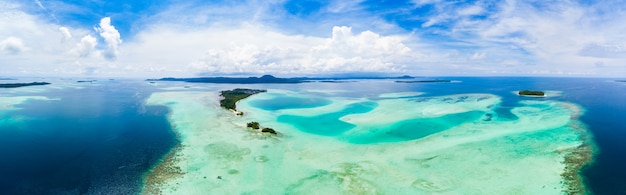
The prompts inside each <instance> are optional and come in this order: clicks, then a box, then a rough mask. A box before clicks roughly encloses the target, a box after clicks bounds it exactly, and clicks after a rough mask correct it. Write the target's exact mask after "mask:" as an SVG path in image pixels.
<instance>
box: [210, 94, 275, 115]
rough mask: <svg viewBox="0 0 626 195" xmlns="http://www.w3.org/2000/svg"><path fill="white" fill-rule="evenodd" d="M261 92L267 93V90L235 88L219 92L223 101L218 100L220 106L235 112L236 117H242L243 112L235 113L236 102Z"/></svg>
mask: <svg viewBox="0 0 626 195" xmlns="http://www.w3.org/2000/svg"><path fill="white" fill-rule="evenodd" d="M263 92H267V90H263V89H242V88H237V89H233V90H226V91H220V96H222V97H224V99H222V100H220V106H221V107H222V108H226V109H229V110H232V111H233V112H236V114H237V115H243V112H237V106H236V105H235V104H236V103H237V101H239V100H242V99H244V98H247V97H250V96H251V95H254V94H257V93H263Z"/></svg>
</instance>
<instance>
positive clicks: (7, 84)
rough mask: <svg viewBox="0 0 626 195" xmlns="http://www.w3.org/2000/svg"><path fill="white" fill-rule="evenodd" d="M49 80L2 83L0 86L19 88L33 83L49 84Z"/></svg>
mask: <svg viewBox="0 0 626 195" xmlns="http://www.w3.org/2000/svg"><path fill="white" fill-rule="evenodd" d="M49 84H50V83H47V82H32V83H0V88H17V87H26V86H33V85H49Z"/></svg>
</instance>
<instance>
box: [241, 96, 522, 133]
mask: <svg viewBox="0 0 626 195" xmlns="http://www.w3.org/2000/svg"><path fill="white" fill-rule="evenodd" d="M268 96H269V97H267V96H266V97H265V98H261V99H254V100H252V101H250V102H249V105H251V106H253V107H256V108H258V109H261V110H265V111H270V112H276V111H286V112H287V114H278V115H277V117H276V121H277V122H280V123H284V124H287V125H290V126H292V127H294V128H295V129H297V130H299V131H302V132H306V133H310V134H315V135H322V136H333V137H337V139H340V140H343V141H346V142H349V143H354V144H372V143H381V142H401V141H409V140H415V139H420V138H424V137H427V136H429V135H432V134H435V133H439V132H442V131H445V130H448V129H450V128H453V127H455V126H458V125H461V124H464V123H468V122H473V121H491V120H493V118H495V116H494V115H497V114H494V113H495V111H492V110H491V109H489V110H486V111H485V110H472V109H468V110H460V111H452V112H450V113H445V114H439V115H435V116H420V117H407V116H406V114H398V113H396V112H389V113H388V114H384V113H383V114H382V115H381V117H378V118H387V119H389V118H391V120H388V121H389V122H382V123H375V124H369V123H368V121H366V122H365V123H363V122H358V121H356V123H355V122H352V121H350V120H351V119H350V118H351V117H350V116H354V115H356V116H358V115H361V116H363V115H367V114H368V113H369V112H371V111H373V110H375V109H377V108H378V107H379V103H378V102H379V101H380V102H385V101H386V102H390V101H391V102H398V101H400V102H402V103H403V104H405V106H407V107H406V108H402V107H400V108H397V109H411V105H417V106H420V105H422V106H423V105H431V106H432V105H436V104H445V105H455V106H456V105H460V106H462V104H464V103H471V101H477V102H480V101H483V100H485V99H487V98H491V97H476V98H474V99H472V98H470V99H468V98H469V97H468V96H451V97H441V98H437V97H427V98H421V97H420V98H389V99H386V100H379V101H376V100H355V101H353V102H352V103H338V102H334V101H333V100H331V99H327V98H321V97H316V96H303V95H298V96H291V95H289V94H279V93H274V94H270V95H268ZM466 101H469V102H466ZM330 104H336V105H335V106H336V107H337V109H335V110H333V111H328V110H326V111H321V112H319V111H315V110H314V109H312V108H319V107H324V106H328V105H330ZM337 105H339V106H337ZM488 106H489V104H488V105H487V106H486V107H488ZM386 107H387V108H380V109H381V110H385V109H389V107H390V106H386ZM293 109H298V110H297V111H293ZM289 110H291V111H289ZM410 112H411V111H410ZM506 112H509V111H508V110H506ZM304 113H306V114H304ZM311 113H313V114H312V115H311ZM509 113H510V112H509ZM303 114H304V115H303ZM414 114H415V112H411V113H409V115H414ZM394 116H397V117H395V119H393V118H394ZM374 121H377V120H376V118H374V119H371V120H369V122H374Z"/></svg>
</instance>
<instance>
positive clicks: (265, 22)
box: [0, 0, 626, 77]
mask: <svg viewBox="0 0 626 195" xmlns="http://www.w3.org/2000/svg"><path fill="white" fill-rule="evenodd" d="M624 18H626V3H623V2H622V1H617V0H615V1H583V0H580V1H566V0H563V1H539V0H537V1H514V0H508V1H488V0H486V1H443V0H413V1H361V0H346V1H308V0H305V1H281V0H268V1H246V0H241V1H201V0H180V1H173V0H164V1H122V0H111V1H106V0H85V1H76V0H19V1H18V0H8V1H6V0H5V1H2V2H0V77H7V76H77V77H80V76H102V77H107V76H113V77H127V76H130V77H164V76H179V77H180V76H199V75H261V74H274V75H277V76H290V75H297V76H303V75H306V76H308V75H332V74H346V73H357V74H358V73H362V74H373V73H388V74H394V75H405V74H409V75H416V76H422V75H424V76H456V75H459V76H465V75H467V76H474V75H475V76H480V75H490V76H491V75H494V76H507V75H536V76H589V77H624V76H625V75H626V63H624V62H626V20H624Z"/></svg>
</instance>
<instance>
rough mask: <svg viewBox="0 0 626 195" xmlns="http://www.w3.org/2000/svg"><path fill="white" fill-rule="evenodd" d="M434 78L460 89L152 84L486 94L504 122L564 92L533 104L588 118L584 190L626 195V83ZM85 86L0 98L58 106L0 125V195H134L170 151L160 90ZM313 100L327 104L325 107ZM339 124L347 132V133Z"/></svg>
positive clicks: (26, 108) (29, 109)
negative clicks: (519, 109) (524, 105)
mask: <svg viewBox="0 0 626 195" xmlns="http://www.w3.org/2000/svg"><path fill="white" fill-rule="evenodd" d="M438 79H451V80H457V81H460V82H452V83H395V82H393V81H392V80H389V81H376V82H372V81H360V82H346V83H302V84H256V85H234V84H233V85H230V84H203V83H194V84H184V83H178V82H169V83H168V82H158V84H159V85H160V86H177V87H179V88H180V90H207V91H209V90H210V91H215V90H217V89H230V88H236V87H245V88H257V89H286V90H293V91H307V90H312V91H315V90H339V91H337V95H339V96H348V97H377V95H378V94H381V93H394V92H407V91H415V92H425V93H426V94H425V95H423V96H437V95H450V94H460V93H490V94H495V95H498V96H501V97H502V99H503V103H502V104H501V105H500V108H498V114H499V115H500V116H501V117H502V116H506V115H507V113H509V115H510V112H508V110H509V109H510V108H512V107H514V106H516V105H517V103H518V101H519V100H522V99H535V98H529V97H518V96H517V95H515V94H513V91H518V90H521V89H534V90H556V91H562V92H563V94H562V95H561V96H556V97H547V98H543V99H535V100H559V101H566V102H571V103H575V104H578V105H580V106H582V107H583V108H584V109H585V110H586V112H585V114H584V115H583V116H582V117H581V118H580V120H581V121H582V122H584V123H585V124H586V125H587V127H588V128H589V130H590V132H591V133H592V136H593V139H594V141H595V143H596V144H597V147H598V148H597V149H598V153H597V154H596V156H595V161H594V163H593V164H591V165H589V166H587V167H586V168H584V169H583V170H582V171H581V173H582V175H583V176H584V178H585V184H586V185H587V186H588V187H589V188H590V190H591V191H592V192H593V193H594V194H626V167H624V166H626V82H615V81H614V80H615V79H607V78H522V77H513V78H511V77H481V78H473V77H439V78H438ZM51 82H52V83H54V82H53V81H51ZM85 85H86V86H85V88H83V89H71V88H68V89H50V90H47V91H46V92H42V93H28V94H16V93H5V91H8V90H11V89H0V98H1V97H2V96H17V95H41V96H47V97H49V98H60V100H59V101H42V100H32V101H28V102H26V103H24V104H21V105H19V107H20V108H22V109H20V110H16V111H10V112H9V113H8V115H10V116H22V117H21V118H23V121H22V122H18V123H10V124H4V123H2V124H0V156H1V158H0V194H55V193H56V194H62V193H65V192H69V193H70V194H98V193H104V194H120V193H122V194H128V193H130V194H132V193H137V192H138V191H139V189H140V187H141V176H142V175H143V174H144V173H145V172H146V171H147V170H149V169H150V168H151V167H152V166H154V164H155V163H157V162H158V160H159V159H160V158H161V157H163V155H165V154H166V153H167V152H168V151H169V150H170V149H171V148H172V147H173V146H174V145H175V144H176V139H175V135H174V134H173V133H172V131H171V129H170V124H169V123H168V121H167V114H168V109H167V108H166V107H159V106H145V105H143V102H144V100H145V99H146V98H148V97H149V96H150V93H152V92H156V91H159V89H158V87H155V86H153V85H150V84H148V83H147V82H145V81H124V80H120V81H117V80H113V81H102V82H98V84H97V85H89V84H85ZM184 85H192V86H208V87H209V88H206V89H194V88H193V87H192V88H191V89H187V88H183V87H182V86H184ZM341 90H344V91H341ZM313 93H314V92H313ZM318 95H320V96H322V95H323V93H320V94H318ZM316 101H317V103H319V104H326V102H324V100H316ZM286 102H288V101H287V100H286ZM277 105H278V104H277ZM278 106H280V105H278ZM277 109H279V108H277ZM366 111H367V110H364V112H366ZM5 114H7V113H5ZM1 116H2V115H0V117H1ZM511 117H513V116H511ZM346 125H347V126H346V128H349V127H350V126H349V124H346Z"/></svg>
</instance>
